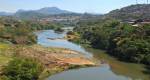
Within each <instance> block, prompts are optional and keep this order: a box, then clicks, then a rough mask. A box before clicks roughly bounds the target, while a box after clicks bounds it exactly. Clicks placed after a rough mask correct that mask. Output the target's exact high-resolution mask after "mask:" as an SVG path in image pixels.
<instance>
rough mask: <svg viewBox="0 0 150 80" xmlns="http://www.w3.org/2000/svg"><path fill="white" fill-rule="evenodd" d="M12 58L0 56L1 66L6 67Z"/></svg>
mask: <svg viewBox="0 0 150 80" xmlns="http://www.w3.org/2000/svg"><path fill="white" fill-rule="evenodd" d="M11 59H12V58H10V57H7V56H2V55H0V65H6V64H7V63H8V62H9V61H10V60H11Z"/></svg>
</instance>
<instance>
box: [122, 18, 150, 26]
mask: <svg viewBox="0 0 150 80" xmlns="http://www.w3.org/2000/svg"><path fill="white" fill-rule="evenodd" d="M122 23H128V24H131V25H132V26H135V27H136V26H139V25H144V24H150V19H137V20H134V19H132V20H123V21H122Z"/></svg>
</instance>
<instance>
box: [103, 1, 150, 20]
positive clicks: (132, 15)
mask: <svg viewBox="0 0 150 80" xmlns="http://www.w3.org/2000/svg"><path fill="white" fill-rule="evenodd" d="M149 14H150V4H137V5H130V6H127V7H123V8H121V9H116V10H113V11H111V12H109V13H108V14H106V15H105V17H111V18H115V19H121V20H124V19H141V18H150V15H149Z"/></svg>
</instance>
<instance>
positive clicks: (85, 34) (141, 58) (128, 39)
mask: <svg viewBox="0 0 150 80" xmlns="http://www.w3.org/2000/svg"><path fill="white" fill-rule="evenodd" d="M74 31H75V32H77V33H79V34H80V37H81V40H80V41H81V42H82V43H88V44H89V45H91V46H92V47H94V48H99V49H104V50H106V51H107V52H108V53H109V54H111V55H113V56H115V57H117V58H118V59H120V60H124V61H130V62H136V63H144V64H150V25H141V26H138V27H134V26H132V25H130V24H126V23H120V22H119V21H116V20H113V19H105V20H96V21H81V22H79V23H78V26H77V27H76V28H75V29H74Z"/></svg>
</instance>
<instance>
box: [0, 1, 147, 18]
mask: <svg viewBox="0 0 150 80" xmlns="http://www.w3.org/2000/svg"><path fill="white" fill-rule="evenodd" d="M9 15H13V16H15V17H17V18H21V19H37V18H43V17H49V16H52V15H63V16H64V15H65V16H67V15H68V16H70V15H79V16H80V15H84V14H78V13H75V12H71V11H67V10H61V9H59V8H57V7H45V8H41V9H39V10H18V11H17V12H16V13H14V14H13V13H6V12H0V16H9ZM90 15H94V14H90ZM95 16H96V15H95ZM98 16H99V15H98ZM86 17H88V18H89V16H88V15H86ZM86 17H84V18H85V19H86ZM92 18H94V17H92ZM95 18H98V17H95ZM100 18H115V19H120V20H126V19H141V18H150V4H137V5H130V6H127V7H123V8H121V9H116V10H113V11H110V12H109V13H107V14H104V15H103V17H102V15H101V16H100Z"/></svg>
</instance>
